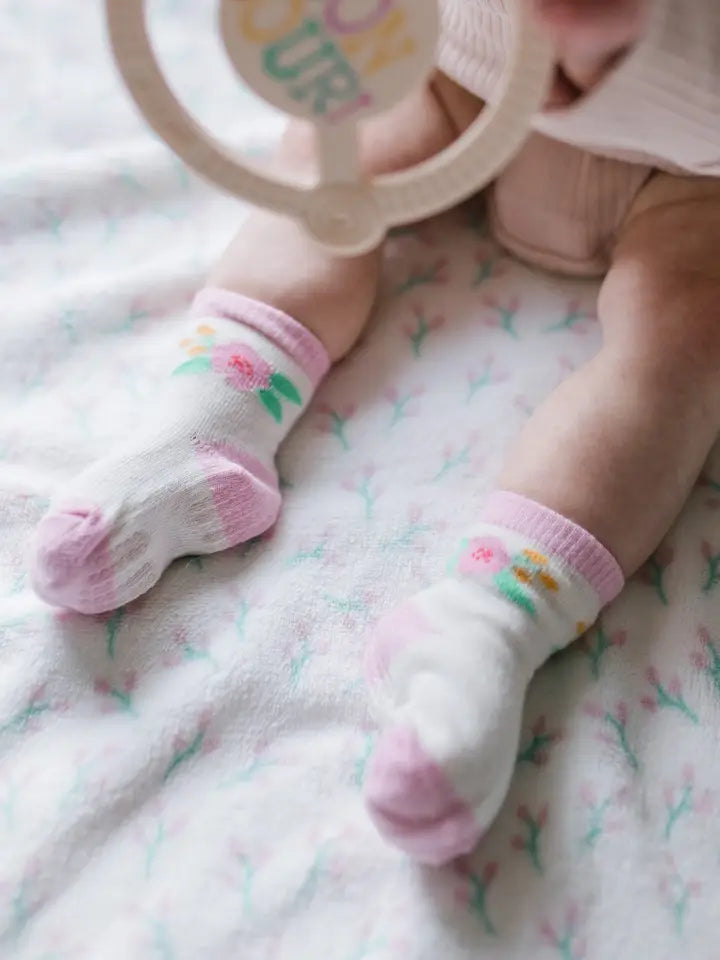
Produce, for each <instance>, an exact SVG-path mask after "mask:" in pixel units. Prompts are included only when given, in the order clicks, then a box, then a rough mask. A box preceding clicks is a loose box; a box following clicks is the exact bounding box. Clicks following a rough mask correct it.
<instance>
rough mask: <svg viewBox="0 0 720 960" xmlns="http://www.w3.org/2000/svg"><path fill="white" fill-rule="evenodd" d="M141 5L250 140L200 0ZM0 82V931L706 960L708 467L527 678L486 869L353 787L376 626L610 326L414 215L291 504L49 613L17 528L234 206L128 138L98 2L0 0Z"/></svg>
mask: <svg viewBox="0 0 720 960" xmlns="http://www.w3.org/2000/svg"><path fill="white" fill-rule="evenodd" d="M200 7H203V9H198V8H200ZM152 10H153V21H154V24H155V27H156V29H157V31H158V32H157V37H158V45H159V47H160V49H161V52H162V54H163V57H164V62H165V63H166V65H167V69H168V71H169V73H170V75H171V77H172V78H173V80H174V82H176V83H177V85H178V86H179V87H180V88H181V91H182V94H183V96H185V97H186V98H187V100H188V101H189V103H190V104H191V105H192V107H193V109H194V110H196V112H197V113H198V116H200V117H201V118H202V119H203V120H204V121H206V122H208V123H212V124H214V125H215V128H216V129H218V130H219V131H221V132H222V133H224V135H225V137H226V138H227V140H228V142H231V143H233V144H240V145H243V146H244V148H245V149H246V150H247V151H248V152H250V153H253V152H257V151H262V150H264V149H266V148H267V146H268V145H269V143H270V142H271V141H272V138H273V136H274V133H275V131H276V129H277V118H276V117H273V116H271V115H270V114H268V113H267V112H266V111H265V110H264V109H262V108H260V107H259V106H258V105H257V104H256V103H255V101H253V100H252V99H251V98H249V97H248V96H247V95H246V94H244V93H242V92H240V91H238V90H237V89H236V88H235V85H234V83H233V81H232V79H231V77H230V76H229V73H228V72H227V68H226V67H225V65H224V63H222V62H221V61H220V60H219V59H218V56H217V49H216V42H215V40H214V39H213V35H212V29H211V27H212V23H211V13H212V11H209V10H208V9H205V7H204V5H201V4H194V3H192V2H190V0H173V2H171V0H162V2H156V3H153V4H152ZM0 77H1V78H2V81H3V82H2V84H1V85H0V114H1V115H2V133H3V136H2V137H1V138H0V311H1V312H0V316H1V317H2V342H1V345H0V957H2V958H3V960H4V958H13V960H15V958H21V960H77V958H92V960H115V958H117V960H130V958H132V960H155V958H157V960H200V958H202V960H205V958H213V960H226V958H227V960H236V958H238V960H239V958H242V960H318V958H328V960H438V958H443V960H466V958H467V960H469V958H473V960H475V958H480V957H482V958H488V960H527V958H530V957H532V958H536V957H537V958H538V960H542V958H548V960H551V958H553V957H554V958H557V960H604V958H610V957H612V958H613V960H637V958H640V957H648V958H650V957H652V958H653V960H665V958H667V960H671V958H677V957H691V958H693V960H717V957H718V956H720V954H719V953H718V948H717V946H716V944H717V929H718V919H719V917H718V914H719V911H720V899H718V894H717V880H718V876H719V873H720V835H719V833H718V830H717V826H716V824H717V818H718V812H719V810H720V763H719V756H718V729H719V727H720V616H719V614H720V514H719V513H718V512H717V508H718V506H720V460H718V459H717V458H715V459H716V463H715V466H714V465H713V462H712V460H711V463H710V464H709V466H708V469H707V473H706V476H705V477H704V478H703V481H702V483H701V485H700V486H699V487H698V488H697V490H696V491H695V492H694V493H693V496H692V498H691V501H690V503H689V505H688V507H687V508H686V510H685V512H684V514H683V515H682V517H681V518H680V520H679V522H678V524H677V525H676V527H675V529H674V530H673V531H672V532H671V534H670V535H669V537H668V539H667V541H666V543H665V544H664V545H663V546H662V548H661V549H660V550H659V551H658V552H657V554H656V555H655V557H654V558H653V560H652V561H651V562H650V563H649V564H648V566H647V567H646V568H645V570H644V571H643V572H642V574H641V575H639V576H638V577H636V578H635V579H634V581H633V582H632V583H631V584H630V585H629V586H628V587H627V589H626V591H625V592H624V594H623V595H622V596H621V597H620V599H619V600H618V601H617V602H616V603H615V604H614V606H613V607H612V608H611V609H610V610H609V611H607V613H606V614H605V615H604V617H603V619H602V621H601V622H600V623H599V624H598V625H597V626H596V627H595V628H594V629H593V630H592V631H591V632H590V634H589V635H588V636H587V637H586V638H585V639H584V640H583V641H581V642H579V643H577V644H576V645H575V647H574V648H573V649H571V650H570V651H568V652H567V653H564V654H562V655H561V656H559V657H557V658H555V659H554V660H553V661H551V662H550V663H549V664H548V665H547V667H546V668H545V669H544V670H543V671H542V672H541V674H540V675H539V676H538V677H537V678H536V681H535V682H534V684H533V686H532V689H531V692H530V697H529V700H528V703H527V709H526V716H525V723H524V728H523V733H522V739H521V744H520V748H519V752H518V757H517V769H516V775H515V778H514V781H513V785H512V789H511V792H510V795H509V797H508V800H507V803H506V804H505V807H504V809H503V811H502V813H501V815H500V817H499V818H498V820H497V821H496V823H495V825H494V826H493V828H492V830H491V831H490V832H489V834H488V835H487V837H486V838H485V840H484V841H483V842H482V844H481V846H480V847H479V849H478V850H477V852H476V853H475V854H474V855H473V856H472V857H471V858H470V859H468V860H467V861H463V862H462V863H460V864H457V865H455V866H453V867H448V868H445V869H442V870H421V869H418V868H417V867H415V866H414V865H412V864H411V863H409V862H408V861H407V860H405V859H404V858H403V857H402V856H401V855H399V854H397V853H396V852H395V851H393V850H392V849H390V848H388V847H387V846H385V845H384V844H383V843H382V841H381V840H380V839H379V838H378V837H377V836H376V835H375V833H374V831H373V829H372V828H371V826H370V824H369V823H368V821H367V819H366V817H365V814H364V811H363V806H362V783H363V777H364V771H365V766H366V762H367V759H368V756H369V754H370V752H371V750H372V746H373V741H374V730H373V726H372V721H371V719H370V718H369V717H368V715H367V709H366V697H365V691H364V686H363V679H362V669H361V663H362V651H363V646H364V642H365V638H366V636H367V633H368V630H369V629H371V627H372V624H373V622H374V621H375V620H376V619H377V617H378V616H379V615H380V614H381V613H382V612H384V611H385V610H387V609H389V608H390V607H391V606H393V605H394V604H395V603H396V602H397V601H398V600H399V599H401V598H402V597H404V596H405V595H406V594H408V593H409V592H411V591H412V590H414V589H417V588H419V587H421V586H423V585H425V584H427V583H429V582H430V581H431V580H432V579H433V578H435V577H437V576H439V575H440V574H441V573H442V571H443V569H444V565H445V560H446V558H447V557H448V555H449V554H450V553H451V552H452V550H453V548H454V545H455V544H456V542H457V540H458V538H459V536H461V535H462V534H463V533H464V531H465V528H466V525H467V523H468V521H469V520H471V519H472V517H473V514H474V512H475V510H476V509H477V506H478V504H479V503H480V501H481V499H482V497H483V496H484V494H485V493H486V491H487V489H488V488H489V485H490V483H491V481H492V477H493V476H494V474H495V471H496V469H497V467H498V463H499V460H500V458H501V455H502V452H503V449H504V447H505V445H506V443H507V442H508V441H509V440H510V439H511V438H512V436H513V435H514V434H515V433H516V432H517V430H518V428H519V427H520V425H521V424H522V423H523V421H524V420H525V419H526V418H527V417H528V415H529V414H530V412H531V411H532V409H533V407H534V406H536V405H537V404H538V403H539V402H540V401H541V400H542V398H543V397H544V396H545V395H546V394H547V393H548V392H549V391H550V390H551V389H552V388H553V386H554V385H555V384H556V383H557V382H558V381H559V379H560V378H561V377H563V376H565V375H566V374H567V373H568V372H569V371H570V370H572V369H573V368H574V367H576V366H577V365H578V364H580V363H582V362H583V361H584V360H585V359H586V358H587V357H588V356H590V355H591V354H592V352H593V351H594V350H595V349H596V348H597V345H598V342H599V332H598V329H597V324H596V319H595V315H594V306H595V295H596V289H595V287H594V286H593V285H592V284H583V283H577V282H566V281H563V280H559V279H556V278H551V277H549V276H546V275H543V274H541V273H536V272H532V271H529V270H528V269H527V268H525V267H523V266H521V265H519V264H517V263H515V262H513V261H512V260H510V259H509V258H507V257H506V256H504V255H503V253H502V251H500V250H499V249H498V248H497V247H496V246H494V245H493V243H492V242H491V241H490V240H489V239H488V237H487V235H486V232H485V231H484V228H483V222H482V220H481V219H480V218H478V217H477V216H475V215H473V214H472V213H470V212H467V213H455V214H452V215H449V216H447V217H444V218H441V219H440V220H438V221H435V222H433V223H431V224H428V225H425V226H423V227H421V228H419V229H417V230H414V231H412V232H402V233H401V234H400V235H398V236H397V237H396V238H395V239H394V240H393V241H392V242H391V243H390V244H389V247H388V255H387V263H386V270H385V280H384V290H383V295H382V297H381V302H380V304H379V308H378V312H377V321H376V323H375V324H374V326H373V329H372V330H371V331H370V332H369V333H368V335H367V336H366V337H365V339H364V341H363V343H362V344H361V345H360V347H359V348H358V349H357V350H356V351H355V353H354V354H353V355H352V357H351V358H350V359H349V360H348V361H346V362H345V363H343V364H342V365H341V366H340V367H338V368H337V369H336V370H335V371H334V372H333V374H332V375H331V376H330V378H329V379H328V381H327V382H326V384H325V386H324V387H323V389H322V390H321V392H320V394H319V396H318V397H317V399H316V401H315V403H314V405H313V406H312V407H311V409H310V410H309V412H308V413H307V415H306V416H305V417H304V419H303V421H302V423H301V424H300V427H299V429H297V430H296V431H295V432H294V433H293V435H292V436H291V438H290V439H289V441H288V442H287V443H286V444H285V446H284V447H283V449H282V452H281V456H280V460H279V466H280V471H281V475H282V478H283V487H284V510H283V513H282V516H281V519H280V521H279V523H278V524H277V526H276V527H275V528H274V529H273V530H272V531H271V532H270V533H269V534H267V535H266V536H264V537H262V538H261V539H260V540H258V541H256V542H254V543H251V544H249V545H246V546H245V547H243V548H241V549H238V550H233V551H229V552H227V553H225V554H223V555H220V556H215V557H209V558H187V559H184V560H181V561H179V562H177V563H176V564H175V565H174V566H173V567H172V569H171V570H170V571H169V572H168V573H167V575H166V576H165V577H164V579H163V580H162V582H161V583H160V585H159V586H158V587H157V588H156V589H155V590H153V591H152V593H151V594H149V595H148V596H147V597H145V598H143V599H142V600H140V601H138V602H136V603H133V604H131V605H130V606H128V607H126V608H124V609H121V610H118V611H117V612H115V613H113V614H111V615H108V616H104V617H99V618H84V617H79V616H75V615H69V614H64V613H61V612H58V611H56V610H53V609H50V608H49V607H47V606H45V605H44V604H43V603H42V602H41V601H39V600H38V599H36V598H35V596H34V595H33V593H32V592H31V590H30V587H29V584H28V581H27V575H26V567H27V550H28V543H29V539H30V536H31V532H32V530H33V527H34V526H35V524H36V523H37V521H38V519H39V518H40V516H41V515H42V513H43V510H44V509H45V506H46V504H47V502H48V499H49V497H50V495H51V493H52V491H53V490H54V489H55V488H56V486H57V485H59V484H60V483H62V482H63V481H64V480H65V479H66V478H69V477H71V476H72V475H73V474H74V473H75V472H77V471H78V470H79V469H81V468H82V467H83V466H84V465H86V464H88V463H90V462H92V461H93V460H94V459H96V458H97V457H99V456H101V455H102V453H103V451H105V450H106V449H108V447H111V446H112V445H113V444H114V443H117V442H118V441H119V439H120V438H122V437H125V436H127V434H128V433H129V432H131V431H132V430H133V429H134V427H135V425H136V424H137V423H138V420H139V419H140V418H142V417H143V415H144V411H147V410H148V409H149V408H150V407H151V405H152V403H153V396H154V391H155V387H156V383H155V372H156V369H157V365H158V357H157V350H156V344H157V343H158V342H160V337H159V333H160V331H162V330H163V329H164V328H165V326H166V325H167V324H170V323H173V322H174V320H176V319H177V318H178V317H179V316H180V315H181V314H182V312H183V311H184V310H185V309H186V308H187V304H188V303H189V300H190V298H191V295H192V293H193V291H194V290H195V289H196V288H197V286H198V285H199V284H200V283H201V280H202V276H203V272H204V270H205V269H206V268H207V267H208V265H209V264H210V263H211V262H212V260H213V258H214V257H215V256H216V255H217V254H218V252H219V251H220V249H221V248H222V246H223V245H224V243H225V242H227V240H228V239H229V237H230V235H231V233H232V231H233V229H235V228H236V226H237V224H238V222H239V220H240V219H241V217H242V215H243V210H242V208H241V206H240V205H239V204H238V203H236V202H235V201H232V200H229V199H227V198H226V197H222V196H220V195H219V194H217V193H215V192H214V191H212V190H211V189H210V188H208V187H207V186H204V185H202V184H201V183H200V182H199V181H197V180H196V179H195V178H194V177H192V176H191V175H189V174H188V173H187V172H186V171H185V170H184V169H183V168H182V166H181V165H180V164H179V162H178V161H177V160H175V159H174V158H173V157H172V156H171V155H170V154H169V153H168V151H167V150H166V149H165V148H164V147H163V146H162V145H160V144H159V143H157V142H156V141H155V140H153V138H152V137H151V136H150V135H149V134H148V133H147V131H146V130H145V128H144V126H143V125H142V123H141V122H140V121H139V120H138V118H137V117H136V115H135V114H134V112H133V110H132V108H131V106H130V105H129V103H128V101H127V98H126V96H125V94H124V92H123V90H122V89H121V87H120V85H119V83H118V81H117V79H116V77H115V74H114V71H113V68H112V65H111V63H110V61H109V59H108V55H107V51H106V48H105V41H104V36H103V30H102V19H101V10H100V4H99V3H98V2H90V0H83V2H82V3H78V4H76V5H73V9H72V11H71V12H68V8H67V5H65V4H59V3H56V2H52V3H51V2H49V0H24V2H15V0H4V2H3V3H2V4H0ZM578 482H582V478H581V477H579V478H578ZM652 495H653V491H652V490H648V496H652Z"/></svg>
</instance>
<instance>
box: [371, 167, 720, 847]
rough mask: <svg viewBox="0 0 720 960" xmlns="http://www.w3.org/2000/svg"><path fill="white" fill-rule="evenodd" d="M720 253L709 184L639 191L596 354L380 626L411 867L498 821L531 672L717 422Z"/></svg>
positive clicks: (673, 183)
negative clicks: (480, 507) (449, 557)
mask: <svg viewBox="0 0 720 960" xmlns="http://www.w3.org/2000/svg"><path fill="white" fill-rule="evenodd" d="M718 241H720V181H717V180H715V181H713V180H709V179H708V180H701V179H678V178H673V177H670V176H666V175H658V176H656V177H655V178H654V179H653V180H651V181H650V183H649V184H648V185H647V186H646V188H645V189H644V191H643V192H642V193H641V194H640V196H639V197H638V200H637V201H636V204H635V206H634V208H633V210H632V211H631V215H630V217H629V218H628V220H627V222H626V224H625V227H624V229H623V231H622V235H621V236H620V238H619V242H618V244H617V248H616V250H615V254H614V262H613V265H612V268H611V270H610V272H609V274H608V276H607V278H606V280H605V283H604V285H603V288H602V292H601V295H600V301H599V313H600V318H601V321H602V325H603V332H604V345H603V347H602V350H601V351H600V353H599V354H598V355H597V356H596V358H595V359H594V360H592V361H591V362H590V363H588V364H587V366H585V367H584V368H583V369H581V370H580V371H578V372H577V373H576V374H575V375H574V376H573V377H571V378H570V379H569V380H567V381H566V382H565V383H564V384H563V385H562V386H561V387H560V388H559V389H558V390H556V391H555V392H554V393H553V395H552V396H551V397H550V398H549V400H548V401H547V402H546V403H545V404H544V405H543V406H542V407H541V408H540V409H539V410H538V411H537V413H536V414H535V415H534V417H533V418H532V419H531V421H530V422H529V424H528V425H527V427H526V429H525V430H524V432H523V433H522V435H521V436H520V438H519V440H518V442H517V443H516V445H515V447H514V449H513V451H512V452H511V454H510V457H509V459H508V461H507V464H506V466H505V470H504V472H503V475H502V477H501V488H502V490H503V491H504V492H501V493H495V494H493V495H492V496H491V497H490V499H489V501H488V503H487V505H486V507H485V510H484V512H483V514H482V515H481V517H480V518H479V520H480V522H479V525H478V526H477V527H476V529H475V530H473V532H472V534H471V535H470V537H469V538H468V539H467V540H466V541H465V543H464V544H463V545H462V547H461V549H460V551H459V552H458V556H457V558H456V562H455V567H454V576H453V577H451V578H449V579H447V580H445V581H443V582H441V583H440V584H438V585H437V586H435V587H434V588H431V589H430V590H428V591H425V592H424V593H422V594H419V595H418V596H417V597H415V598H413V600H411V601H410V602H409V603H408V604H406V605H405V606H404V607H402V608H401V609H400V611H397V612H396V613H395V614H393V615H392V616H391V617H390V618H388V619H386V620H385V621H384V622H383V623H381V625H380V627H379V630H378V632H377V634H376V636H375V638H374V641H373V644H372V645H371V648H370V651H369V654H370V656H369V667H370V670H371V675H372V676H373V677H374V679H375V687H374V690H375V694H376V699H377V702H378V706H379V708H380V709H381V711H382V712H383V714H384V718H385V722H386V730H385V732H384V734H383V736H382V738H381V740H380V743H379V746H378V750H377V752H376V754H375V757H374V760H373V762H372V764H371V767H370V769H369V773H368V781H367V792H368V803H369V807H370V811H371V813H372V815H373V817H374V819H375V821H376V822H377V824H378V826H379V827H380V829H381V831H382V832H383V833H384V834H385V835H386V836H387V837H388V838H389V839H391V840H392V841H393V842H395V843H396V844H397V845H398V846H400V847H402V848H403V849H405V850H407V851H408V852H410V853H412V854H413V855H415V856H417V857H418V858H420V859H424V860H427V861H430V862H441V861H444V860H447V859H450V858H452V857H454V856H457V855H459V854H462V853H465V852H467V851H468V850H469V849H470V848H471V847H472V846H473V845H474V843H475V842H476V841H477V840H478V838H479V836H480V835H481V833H482V831H483V830H484V829H485V828H486V827H487V826H488V825H489V823H490V822H491V820H492V819H493V818H494V816H495V814H496V813H497V811H498V809H499V807H500V805H501V803H502V801H503V799H504V796H505V793H506V791H507V787H508V784H509V781H510V778H511V775H512V771H513V768H514V763H515V757H516V751H517V743H518V735H519V728H520V721H521V713H522V706H523V698H524V694H525V690H526V687H527V684H528V682H529V680H530V678H531V676H532V674H533V673H534V671H535V670H536V669H537V668H538V667H539V666H540V665H541V664H542V663H543V661H544V660H545V659H546V658H547V657H548V656H549V655H550V654H551V653H552V652H553V651H555V650H557V649H559V648H562V647H564V646H565V645H567V644H568V643H570V642H571V641H572V640H573V639H574V638H575V637H576V636H578V634H580V633H582V632H583V631H584V629H585V628H586V627H587V626H589V625H590V624H591V623H592V622H593V621H594V620H595V618H596V617H597V615H598V613H599V611H600V610H601V608H602V607H603V606H604V605H605V604H606V603H608V602H609V601H610V600H611V599H612V598H613V597H614V596H615V595H616V594H617V593H618V592H619V590H620V589H621V587H622V584H623V579H624V577H626V576H629V575H630V574H632V573H633V572H634V571H635V570H636V569H637V568H638V567H639V566H640V565H641V564H642V563H643V562H644V561H645V560H646V558H647V557H648V556H649V554H650V553H651V552H652V551H653V550H654V549H655V547H656V546H657V545H658V543H659V542H660V540H661V538H662V537H663V536H664V534H665V533H666V532H667V530H668V528H669V527H670V525H671V524H672V522H673V520H674V519H675V518H676V516H677V514H678V513H679V512H680V510H681V508H682V506H683V504H684V502H685V499H686V498H687V496H688V493H689V492H690V490H691V488H692V486H693V484H694V483H695V481H696V479H697V477H698V474H699V473H700V471H701V468H702V465H703V463H704V461H705V459H706V457H707V455H708V453H709V451H710V448H711V446H712V444H713V443H714V441H715V439H716V436H717V433H718V429H719V428H720V267H718V262H717V246H718Z"/></svg>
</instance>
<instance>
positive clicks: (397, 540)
mask: <svg viewBox="0 0 720 960" xmlns="http://www.w3.org/2000/svg"><path fill="white" fill-rule="evenodd" d="M434 529H435V528H434V527H433V526H432V525H431V524H429V523H423V522H422V510H421V508H420V507H416V506H412V507H410V509H409V511H408V522H407V525H406V526H405V527H403V528H402V529H401V530H399V531H398V532H397V533H396V534H394V535H393V536H392V537H389V538H388V539H387V540H383V542H382V544H381V546H382V549H383V550H408V549H410V547H412V546H414V545H415V543H416V542H417V541H418V540H419V538H420V537H422V536H424V535H425V534H426V533H433V531H434Z"/></svg>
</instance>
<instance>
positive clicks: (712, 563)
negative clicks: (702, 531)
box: [701, 540, 720, 593]
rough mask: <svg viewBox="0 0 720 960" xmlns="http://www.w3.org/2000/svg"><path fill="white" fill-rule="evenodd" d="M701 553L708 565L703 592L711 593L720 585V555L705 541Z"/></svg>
mask: <svg viewBox="0 0 720 960" xmlns="http://www.w3.org/2000/svg"><path fill="white" fill-rule="evenodd" d="M701 551H702V555H703V558H704V560H705V563H706V572H705V581H704V583H703V587H702V591H703V593H711V592H712V591H713V590H714V589H715V587H717V586H718V584H720V553H714V552H713V548H712V547H711V546H710V544H709V543H708V541H707V540H705V541H703V543H702V547H701Z"/></svg>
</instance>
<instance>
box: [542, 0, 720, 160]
mask: <svg viewBox="0 0 720 960" xmlns="http://www.w3.org/2000/svg"><path fill="white" fill-rule="evenodd" d="M535 127H536V129H538V130H540V131H541V132H542V133H545V134H547V135H548V136H551V137H554V138H555V139H557V140H562V141H564V142H566V143H570V144H574V145H576V146H579V147H583V148H585V149H588V150H592V151H593V152H598V153H605V154H610V155H612V156H619V157H621V158H622V157H627V158H628V159H637V160H639V161H642V162H646V163H650V164H652V165H653V166H658V167H663V168H665V169H668V170H671V171H684V172H687V173H692V174H699V175H708V176H720V0H654V11H653V17H652V21H651V25H650V29H649V32H648V33H647V35H646V36H645V38H644V39H643V41H642V42H641V43H639V44H638V46H637V47H635V48H634V49H633V51H632V52H631V53H629V54H628V55H627V57H626V58H625V59H624V60H623V61H622V62H621V63H620V64H619V65H618V66H617V67H615V68H614V69H613V70H611V71H610V73H609V74H608V76H607V77H606V78H605V79H604V80H603V81H602V82H601V83H600V84H599V85H598V86H597V87H596V88H595V89H594V90H593V91H591V92H590V93H589V94H587V95H586V96H585V97H583V98H582V99H581V100H578V101H577V102H576V103H575V104H573V105H572V106H571V107H567V108H564V109H561V110H555V111H547V112H546V113H544V114H542V116H540V117H538V118H537V120H536V123H535Z"/></svg>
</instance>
